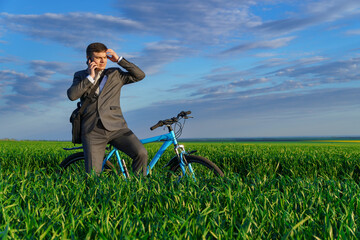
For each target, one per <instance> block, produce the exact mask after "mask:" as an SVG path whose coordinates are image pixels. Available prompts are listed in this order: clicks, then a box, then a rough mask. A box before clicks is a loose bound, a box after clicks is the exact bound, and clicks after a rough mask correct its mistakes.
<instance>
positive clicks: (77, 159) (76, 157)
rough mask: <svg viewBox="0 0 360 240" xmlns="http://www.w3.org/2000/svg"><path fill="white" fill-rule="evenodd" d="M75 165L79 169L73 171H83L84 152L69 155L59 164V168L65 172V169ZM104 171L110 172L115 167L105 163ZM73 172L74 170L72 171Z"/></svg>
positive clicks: (108, 162)
mask: <svg viewBox="0 0 360 240" xmlns="http://www.w3.org/2000/svg"><path fill="white" fill-rule="evenodd" d="M75 164H77V165H79V167H76V169H78V170H75V171H81V170H79V169H82V171H84V170H85V157H84V152H77V153H74V154H71V155H69V156H67V157H66V158H65V159H64V160H63V161H62V162H61V163H60V167H61V168H62V169H63V170H66V169H69V168H71V166H74V165H75ZM104 169H105V170H111V169H115V167H114V165H113V164H112V163H111V162H110V161H106V163H105V166H104ZM73 171H74V169H73Z"/></svg>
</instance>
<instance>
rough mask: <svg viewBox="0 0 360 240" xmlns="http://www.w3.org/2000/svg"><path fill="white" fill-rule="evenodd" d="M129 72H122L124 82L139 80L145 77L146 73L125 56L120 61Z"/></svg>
mask: <svg viewBox="0 0 360 240" xmlns="http://www.w3.org/2000/svg"><path fill="white" fill-rule="evenodd" d="M118 64H119V65H120V66H121V67H123V68H124V69H126V71H127V72H123V73H122V77H123V81H124V84H129V83H134V82H138V81H140V80H142V79H144V78H145V73H144V72H143V71H142V70H141V69H140V68H139V67H138V66H136V65H135V64H133V63H131V62H129V61H127V60H126V59H125V58H123V59H121V61H120V62H119V63H118Z"/></svg>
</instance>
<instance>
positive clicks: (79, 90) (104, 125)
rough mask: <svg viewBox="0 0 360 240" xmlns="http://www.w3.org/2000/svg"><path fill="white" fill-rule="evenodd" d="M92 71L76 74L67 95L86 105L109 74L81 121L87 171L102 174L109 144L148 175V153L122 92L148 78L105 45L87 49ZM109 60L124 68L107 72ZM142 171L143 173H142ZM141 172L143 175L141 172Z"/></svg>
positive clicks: (88, 69)
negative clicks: (131, 126)
mask: <svg viewBox="0 0 360 240" xmlns="http://www.w3.org/2000/svg"><path fill="white" fill-rule="evenodd" d="M86 56H87V64H88V68H87V69H86V70H82V71H79V72H76V73H75V75H74V80H73V84H72V85H71V87H70V88H69V89H68V91H67V94H68V97H69V99H70V100H72V101H74V100H76V99H78V98H80V101H81V102H83V101H84V100H85V98H86V97H87V96H88V95H89V93H90V92H91V89H92V87H93V86H94V85H95V84H96V81H98V80H99V78H100V75H101V74H102V72H103V71H105V72H106V74H105V75H104V77H103V79H102V81H101V82H100V86H99V88H98V89H97V90H96V93H95V95H94V96H90V98H91V101H90V104H89V105H88V106H87V107H86V109H85V110H84V113H83V115H82V122H81V139H82V143H83V148H84V154H85V170H86V172H87V173H90V172H91V170H95V172H96V173H98V174H99V173H100V172H101V168H102V162H103V159H104V154H105V148H106V145H107V144H108V143H110V144H112V145H113V146H115V147H116V148H117V149H119V150H121V151H123V152H124V153H126V154H127V155H128V156H130V157H131V158H132V159H133V163H132V169H133V171H134V173H142V174H143V175H144V176H145V175H146V172H147V169H146V168H147V160H148V155H147V151H146V149H145V148H144V146H143V145H142V143H141V142H140V141H139V139H138V138H137V137H136V136H135V134H134V133H133V132H132V131H131V130H130V129H129V128H128V127H127V124H126V121H125V119H124V117H123V114H122V112H121V108H120V91H121V88H122V86H123V85H126V84H130V83H134V82H138V81H140V80H142V79H143V78H144V77H145V74H144V72H143V71H141V69H140V68H138V67H137V66H136V65H135V64H133V63H131V62H129V61H127V60H126V59H125V58H123V57H119V56H118V55H117V54H116V53H115V52H114V51H113V50H112V49H108V48H107V47H106V46H105V45H104V44H102V43H92V44H90V45H89V46H88V47H87V49H86ZM107 59H109V60H111V61H112V62H114V63H117V64H118V65H120V66H121V67H123V68H124V69H125V70H127V72H124V71H122V70H121V69H120V68H118V67H117V68H109V69H106V70H105V68H106V64H107ZM141 170H142V171H141ZM140 171H141V172H140Z"/></svg>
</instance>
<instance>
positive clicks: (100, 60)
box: [92, 52, 107, 70]
mask: <svg viewBox="0 0 360 240" xmlns="http://www.w3.org/2000/svg"><path fill="white" fill-rule="evenodd" d="M92 61H94V62H95V63H96V64H97V70H104V69H105V67H106V63H107V57H106V52H93V54H92Z"/></svg>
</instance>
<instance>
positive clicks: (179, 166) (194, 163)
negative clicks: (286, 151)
mask: <svg viewBox="0 0 360 240" xmlns="http://www.w3.org/2000/svg"><path fill="white" fill-rule="evenodd" d="M189 114H191V111H187V112H185V111H182V112H180V113H179V114H178V115H177V116H176V117H173V118H170V119H165V120H160V121H159V122H158V123H157V124H155V125H154V126H152V127H150V130H151V131H152V130H155V129H156V128H158V127H162V126H166V127H167V129H168V133H166V134H163V135H159V136H155V137H150V138H146V139H141V140H140V141H141V143H142V144H147V143H153V142H164V143H163V144H162V146H161V147H160V149H159V150H158V151H157V153H156V154H155V156H154V157H153V158H152V160H151V161H150V163H149V165H148V167H147V174H149V173H150V171H151V170H152V169H153V168H154V166H155V165H156V163H157V162H158V161H159V159H160V157H161V156H162V155H163V153H164V152H165V150H166V149H167V148H168V147H169V146H170V145H173V146H174V151H175V156H174V157H173V158H171V159H170V161H169V162H168V163H167V164H166V165H165V166H164V167H163V168H169V170H170V171H169V173H170V174H175V176H176V177H177V178H178V179H179V180H180V179H181V178H182V177H184V176H187V175H189V176H192V178H193V179H194V180H195V181H196V177H195V174H196V173H197V174H200V175H201V174H206V175H208V174H209V170H210V173H211V172H212V173H214V175H216V176H221V177H223V176H224V173H223V172H222V171H221V169H220V168H219V167H218V166H216V164H215V163H213V162H211V161H210V160H209V159H207V158H204V157H201V156H197V155H192V154H194V153H195V152H197V151H196V150H193V151H190V152H187V151H185V148H184V145H180V144H179V143H178V141H177V139H178V138H179V137H180V135H181V133H182V130H183V127H184V124H185V120H186V119H189V118H192V117H191V116H188V115H189ZM181 119H183V120H184V122H183V123H181V122H180V120H181ZM174 124H175V127H174V129H175V128H176V127H179V129H178V130H177V131H176V130H174V129H173V127H172V126H173V125H174ZM75 149H82V147H73V148H64V150H75ZM107 149H108V150H109V151H110V152H109V153H108V154H107V155H106V156H105V158H104V161H103V164H102V171H104V170H111V169H115V166H114V165H113V164H112V163H111V162H110V159H111V158H112V157H113V156H115V158H116V160H117V163H118V165H119V169H120V173H119V174H121V173H122V174H123V176H124V177H125V178H126V179H127V178H130V174H129V172H128V170H127V167H126V164H125V161H124V159H122V158H121V157H120V154H119V151H118V149H116V148H115V147H113V148H112V147H111V146H110V148H107ZM84 161H85V160H84V153H83V152H77V153H74V154H72V155H70V156H68V157H67V158H65V160H64V161H62V162H61V163H60V167H61V168H63V169H68V168H73V171H79V169H78V168H82V169H84ZM79 162H80V163H81V164H82V165H81V164H79ZM115 170H116V169H115Z"/></svg>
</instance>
